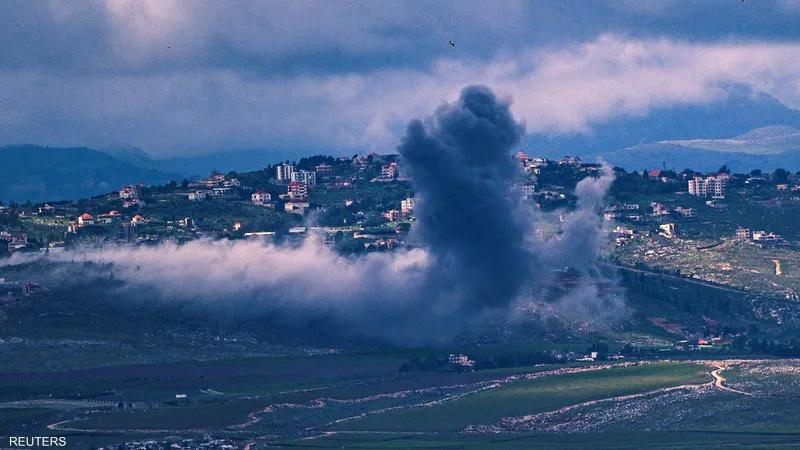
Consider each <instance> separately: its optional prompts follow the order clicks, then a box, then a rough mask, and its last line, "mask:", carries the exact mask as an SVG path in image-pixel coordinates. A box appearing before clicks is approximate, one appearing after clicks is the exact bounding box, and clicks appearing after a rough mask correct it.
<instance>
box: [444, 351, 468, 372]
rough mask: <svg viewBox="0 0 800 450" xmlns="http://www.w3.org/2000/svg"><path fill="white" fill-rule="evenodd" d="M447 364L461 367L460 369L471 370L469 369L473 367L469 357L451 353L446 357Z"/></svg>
mask: <svg viewBox="0 0 800 450" xmlns="http://www.w3.org/2000/svg"><path fill="white" fill-rule="evenodd" d="M447 362H448V363H450V365H453V366H458V367H462V368H469V369H471V368H473V367H475V361H474V360H471V359H469V356H467V355H465V354H463V353H451V354H450V355H449V356H448V357H447Z"/></svg>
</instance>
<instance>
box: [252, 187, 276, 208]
mask: <svg viewBox="0 0 800 450" xmlns="http://www.w3.org/2000/svg"><path fill="white" fill-rule="evenodd" d="M250 201H251V202H253V203H254V204H256V205H263V204H265V203H269V202H271V201H272V195H270V193H269V192H267V191H261V190H258V191H255V192H253V193H252V194H251V195H250Z"/></svg>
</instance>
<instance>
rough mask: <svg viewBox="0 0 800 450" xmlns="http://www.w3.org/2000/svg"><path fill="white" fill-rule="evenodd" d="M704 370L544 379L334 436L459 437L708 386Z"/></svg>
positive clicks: (654, 368)
mask: <svg viewBox="0 0 800 450" xmlns="http://www.w3.org/2000/svg"><path fill="white" fill-rule="evenodd" d="M708 380H709V376H708V370H707V369H706V368H705V367H703V366H700V365H696V364H691V363H664V364H652V365H645V366H633V367H618V368H611V369H608V370H600V371H593V372H583V373H574V374H566V375H560V376H549V377H543V378H537V379H533V380H524V381H517V382H513V383H509V384H507V385H505V386H502V387H499V388H496V389H490V390H486V391H483V392H480V393H477V394H474V395H470V396H467V397H463V398H461V399H458V400H453V401H450V402H446V403H443V404H440V405H438V406H434V407H429V408H412V409H402V410H395V411H390V412H386V413H381V414H373V415H368V416H367V417H365V418H363V419H360V420H355V421H350V422H344V423H341V424H339V425H338V426H337V427H336V429H338V430H357V431H427V432H433V431H451V432H452V431H459V430H462V429H463V428H465V427H466V426H467V425H470V424H489V423H493V422H495V421H498V420H500V419H501V418H503V417H509V416H521V415H526V414H531V413H537V412H544V411H549V410H553V409H558V408H561V407H563V406H567V405H572V404H576V403H581V402H585V401H590V400H597V399H602V398H608V397H614V396H618V395H626V394H635V393H640V392H647V391H650V390H655V389H659V388H663V387H668V386H677V385H680V384H685V383H698V382H703V381H708Z"/></svg>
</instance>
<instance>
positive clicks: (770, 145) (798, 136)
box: [660, 125, 800, 155]
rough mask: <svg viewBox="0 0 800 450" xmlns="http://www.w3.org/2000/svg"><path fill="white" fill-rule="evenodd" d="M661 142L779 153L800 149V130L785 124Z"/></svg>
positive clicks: (717, 148) (729, 149) (749, 152)
mask: <svg viewBox="0 0 800 450" xmlns="http://www.w3.org/2000/svg"><path fill="white" fill-rule="evenodd" d="M660 143H661V144H672V145H677V146H681V147H687V148H697V149H703V150H711V151H715V152H727V153H745V154H749V155H778V154H781V153H786V152H792V151H800V130H798V129H797V128H794V127H789V126H785V125H773V126H769V127H761V128H757V129H755V130H750V131H748V132H747V133H744V134H741V135H739V136H735V137H732V138H727V139H688V140H677V141H662V142H660Z"/></svg>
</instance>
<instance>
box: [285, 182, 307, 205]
mask: <svg viewBox="0 0 800 450" xmlns="http://www.w3.org/2000/svg"><path fill="white" fill-rule="evenodd" d="M288 193H289V198H290V199H292V200H298V201H301V200H308V184H306V183H303V182H302V181H292V182H290V183H289V187H288Z"/></svg>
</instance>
